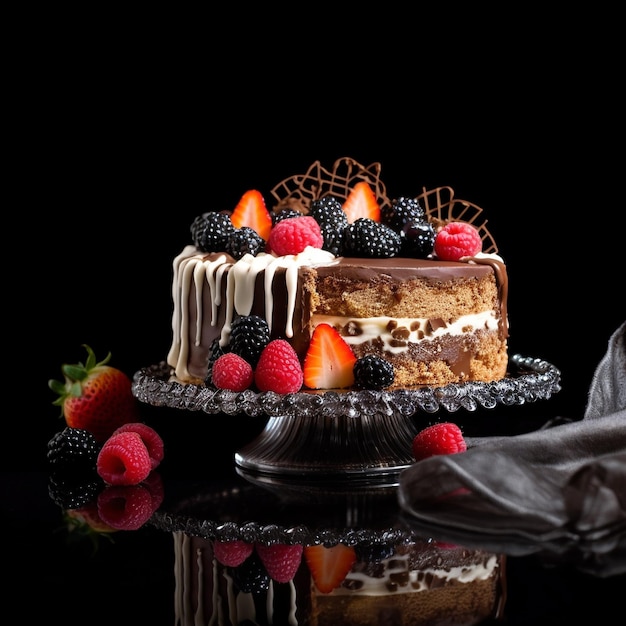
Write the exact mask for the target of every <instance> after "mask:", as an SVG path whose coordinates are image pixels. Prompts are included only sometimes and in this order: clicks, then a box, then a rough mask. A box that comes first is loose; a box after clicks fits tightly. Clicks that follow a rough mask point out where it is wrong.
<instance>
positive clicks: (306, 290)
mask: <svg viewBox="0 0 626 626" xmlns="http://www.w3.org/2000/svg"><path fill="white" fill-rule="evenodd" d="M272 198H273V200H274V204H273V206H269V207H266V202H265V198H264V197H263V196H262V195H261V194H260V193H259V192H258V191H256V190H251V191H249V192H247V194H245V195H244V196H243V197H242V198H241V200H240V202H239V203H238V204H237V205H236V206H234V207H233V208H232V210H227V211H221V212H208V213H205V214H203V215H201V216H198V217H197V218H196V219H195V220H194V223H193V224H192V225H191V234H192V241H190V243H189V245H188V246H186V247H185V248H184V250H182V251H181V252H180V254H179V255H178V256H176V258H175V260H174V263H173V282H172V298H173V315H172V344H171V348H170V350H169V353H168V356H167V363H168V365H169V366H170V367H171V370H172V377H173V379H174V380H177V381H180V382H183V383H194V384H206V385H207V386H214V383H215V377H214V376H213V365H214V363H215V362H216V361H217V359H218V358H219V357H220V356H222V355H223V354H224V353H228V352H237V354H238V355H240V356H242V357H243V358H244V360H246V361H247V362H248V363H249V365H250V369H251V370H254V369H255V368H256V367H257V364H258V360H259V353H260V351H261V350H262V348H263V346H264V345H266V344H267V343H268V342H271V341H273V340H283V341H285V342H287V343H288V344H289V345H290V346H291V348H293V351H294V352H295V355H297V359H298V361H299V365H300V367H301V368H302V371H303V374H304V375H303V376H302V380H300V381H299V382H296V383H295V387H293V386H292V387H290V388H289V390H290V391H295V390H311V391H315V390H325V389H347V388H370V387H371V386H372V385H378V387H379V388H384V389H389V390H393V389H400V388H412V387H418V386H423V385H429V386H440V385H447V384H450V383H458V382H466V381H481V382H492V381H494V380H499V379H501V378H503V377H504V376H505V375H506V371H507V365H508V353H507V339H508V319H507V308H506V305H507V288H508V285H507V273H506V266H505V264H504V262H503V261H502V259H501V257H499V256H498V255H497V248H496V246H495V243H494V242H493V240H492V238H491V236H490V234H489V233H488V231H487V230H486V228H485V223H484V222H480V219H479V216H480V213H481V209H479V208H478V207H475V206H474V205H472V204H471V203H469V202H466V201H461V200H458V199H455V198H454V193H453V191H452V190H451V189H449V188H438V189H435V190H432V191H426V190H423V192H422V193H421V194H419V195H416V196H411V197H405V196H400V197H395V198H393V199H390V198H389V197H388V195H387V192H386V189H385V186H384V185H383V183H382V182H381V180H380V165H379V164H373V165H370V166H368V167H364V166H362V165H360V164H358V163H356V162H355V161H353V160H352V159H341V160H339V161H337V162H335V164H334V165H333V168H332V169H331V170H326V169H324V168H322V167H321V165H320V164H319V163H314V164H313V165H312V166H311V168H310V169H309V171H308V172H307V173H306V174H305V175H303V176H293V177H291V178H289V179H287V180H285V181H282V182H281V183H279V184H278V185H277V186H276V187H274V189H273V190H272ZM303 218H304V219H303ZM455 228H456V229H457V230H455ZM477 242H478V243H477ZM329 329H332V330H329ZM316 330H317V331H318V332H317V334H318V335H320V337H318V338H317V340H316V338H315V335H316ZM322 331H324V332H323V333H322ZM236 333H238V334H239V337H238V346H239V347H241V346H243V349H242V350H239V349H235V348H234V347H233V335H234V334H236ZM242 336H245V337H247V338H248V339H243V340H242ZM337 337H339V338H340V339H337ZM339 343H340V344H341V345H340V346H339V347H336V346H337V345H338V344H339ZM313 346H314V348H313ZM255 349H256V352H255ZM334 351H336V352H338V353H341V356H340V357H339V356H336V355H335V354H334ZM311 352H315V354H314V355H311ZM307 359H308V360H309V364H308V367H309V369H310V370H311V369H313V365H311V363H312V362H313V361H314V360H315V359H317V363H316V366H317V367H322V366H323V365H322V364H326V365H325V367H327V369H328V370H329V371H328V372H326V374H325V375H317V374H311V373H310V372H307ZM357 363H358V366H357ZM237 366H238V364H237ZM229 368H230V370H234V369H236V368H235V367H234V366H233V365H232V363H231V364H230V365H229ZM333 368H334V370H335V373H333ZM340 369H341V370H345V371H343V372H342V375H335V374H336V371H339V370H340ZM247 376H248V379H247V382H245V383H243V384H242V386H241V387H239V388H237V389H235V388H234V387H230V388H231V389H233V390H241V389H242V388H246V387H247V388H251V389H256V390H261V391H265V390H267V389H266V388H265V387H262V386H261V385H260V384H259V382H258V380H257V379H256V378H255V376H254V373H252V374H250V373H248V374H247ZM255 385H256V386H255ZM217 386H219V385H217ZM298 386H299V388H298Z"/></svg>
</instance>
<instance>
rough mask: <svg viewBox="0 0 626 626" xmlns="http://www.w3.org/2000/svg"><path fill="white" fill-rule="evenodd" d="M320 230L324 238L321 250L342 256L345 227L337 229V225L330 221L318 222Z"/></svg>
mask: <svg viewBox="0 0 626 626" xmlns="http://www.w3.org/2000/svg"><path fill="white" fill-rule="evenodd" d="M320 230H321V231H322V237H323V238H324V243H323V244H322V250H326V251H327V252H330V253H331V254H334V255H335V256H342V254H343V231H344V230H345V228H342V229H341V230H338V229H337V227H336V226H335V225H334V224H332V223H331V222H322V223H321V224H320Z"/></svg>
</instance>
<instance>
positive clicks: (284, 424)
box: [133, 354, 561, 489]
mask: <svg viewBox="0 0 626 626" xmlns="http://www.w3.org/2000/svg"><path fill="white" fill-rule="evenodd" d="M560 379H561V373H560V371H559V370H558V369H557V368H556V367H555V366H554V365H551V364H550V363H548V362H546V361H543V360H541V359H536V358H531V357H523V356H521V355H519V354H516V355H513V356H512V357H511V359H510V363H509V373H508V375H507V376H506V377H505V378H503V379H501V380H498V381H495V382H490V383H481V382H468V383H459V384H451V385H446V386H443V387H419V388H415V389H402V390H395V391H352V390H350V391H345V392H338V391H327V392H308V391H301V392H298V393H293V394H286V395H281V394H277V393H274V392H263V393H259V392H254V391H251V390H246V391H242V392H233V391H227V390H215V389H211V388H208V387H206V386H204V385H202V384H200V385H194V384H185V383H181V382H179V381H177V380H176V379H174V378H173V377H172V370H171V368H170V367H169V366H168V365H167V364H166V363H165V362H161V363H159V364H157V365H152V366H149V367H146V368H143V369H141V370H139V371H138V372H136V373H135V375H134V378H133V394H134V395H135V397H136V398H137V399H138V400H140V401H141V402H144V403H147V404H150V405H152V406H160V407H170V408H175V409H182V410H185V411H200V412H203V413H207V414H226V415H242V416H251V417H263V418H267V422H266V424H265V427H264V429H263V430H262V432H261V433H260V434H259V435H258V436H257V437H256V438H255V439H254V440H253V441H251V442H250V443H249V444H247V445H246V446H244V447H243V448H242V449H240V450H238V451H237V452H236V453H235V463H236V467H237V471H238V472H239V473H240V474H242V476H244V477H246V478H247V479H248V480H252V481H253V482H257V483H261V484H265V485H271V484H273V483H276V484H281V485H283V484H287V485H288V484H289V483H293V484H294V485H296V486H303V485H308V486H309V487H311V488H314V487H315V486H316V485H323V486H324V488H328V487H329V486H332V485H336V486H337V488H338V489H342V488H343V487H345V485H346V484H349V486H350V488H351V489H352V488H360V487H367V486H368V485H371V484H374V483H375V484H378V485H389V486H391V485H396V484H397V478H398V475H399V473H400V472H401V471H402V470H403V469H405V468H406V467H407V466H408V465H410V464H411V463H412V462H413V461H414V459H413V453H412V449H411V444H412V441H413V438H414V437H415V435H416V434H417V433H418V432H419V431H420V430H421V429H422V428H424V427H425V426H427V425H428V424H427V423H425V422H424V416H427V417H429V423H430V422H432V421H435V420H436V419H437V414H444V415H445V412H447V413H453V412H455V411H458V410H464V411H470V412H471V411H476V410H477V409H478V408H485V409H492V408H495V407H497V406H513V405H522V404H526V403H530V402H535V401H537V400H546V399H549V398H550V397H551V396H552V394H554V393H556V392H558V391H560V389H561V387H560Z"/></svg>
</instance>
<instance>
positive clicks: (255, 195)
mask: <svg viewBox="0 0 626 626" xmlns="http://www.w3.org/2000/svg"><path fill="white" fill-rule="evenodd" d="M230 221H231V223H232V225H233V226H234V227H235V228H242V227H243V226H248V227H250V228H252V230H254V231H256V232H257V233H258V234H259V235H260V236H261V237H262V238H263V240H265V241H267V240H268V239H269V237H270V232H271V230H272V216H271V215H270V213H269V211H268V210H267V207H266V206H265V200H264V199H263V196H262V195H261V193H260V192H259V191H257V190H256V189H250V190H249V191H246V193H244V194H243V196H241V199H240V200H239V202H238V203H237V206H236V207H235V209H234V210H233V212H232V214H231V216H230Z"/></svg>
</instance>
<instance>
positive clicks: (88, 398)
mask: <svg viewBox="0 0 626 626" xmlns="http://www.w3.org/2000/svg"><path fill="white" fill-rule="evenodd" d="M83 347H84V348H85V349H86V350H87V355H88V356H87V361H86V363H85V364H84V365H83V364H82V363H77V364H75V365H67V364H66V365H63V366H62V368H61V371H62V372H63V375H64V376H65V382H61V381H58V380H50V381H48V386H49V387H50V389H52V391H54V392H55V393H56V394H57V395H58V398H57V399H56V400H55V401H54V402H53V403H52V404H54V405H55V406H60V407H61V415H62V416H63V417H64V418H65V422H66V424H67V425H68V426H69V427H70V428H82V429H84V430H87V431H89V432H90V433H92V434H93V436H94V437H95V438H96V441H98V442H100V443H102V442H104V441H106V439H108V438H109V437H110V436H111V434H112V433H113V431H114V430H115V429H116V428H119V427H120V426H122V424H127V423H128V422H138V421H140V419H139V406H138V401H137V399H136V398H135V396H133V393H132V381H131V379H130V378H129V377H128V376H127V375H126V374H125V373H124V372H122V371H121V370H119V369H117V368H115V367H111V366H110V365H107V363H108V362H109V359H110V358H111V353H110V352H109V354H108V355H107V357H106V358H105V359H104V360H103V361H100V362H96V357H95V355H94V352H93V350H92V349H91V348H90V347H89V346H87V345H83Z"/></svg>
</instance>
